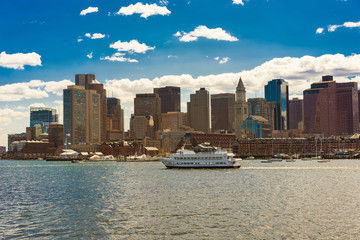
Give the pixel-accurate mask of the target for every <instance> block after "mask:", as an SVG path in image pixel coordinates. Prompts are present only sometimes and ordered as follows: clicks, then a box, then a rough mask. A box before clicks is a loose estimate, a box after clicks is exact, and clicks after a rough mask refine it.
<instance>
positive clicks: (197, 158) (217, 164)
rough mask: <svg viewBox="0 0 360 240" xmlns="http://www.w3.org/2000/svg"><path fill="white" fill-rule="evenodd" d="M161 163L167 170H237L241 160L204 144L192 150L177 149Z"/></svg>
mask: <svg viewBox="0 0 360 240" xmlns="http://www.w3.org/2000/svg"><path fill="white" fill-rule="evenodd" d="M161 161H162V163H163V164H164V165H165V166H166V167H167V168H239V167H240V161H241V158H234V154H233V153H228V152H226V151H225V150H220V149H217V148H215V147H212V146H210V144H208V143H204V144H200V145H198V146H196V147H195V148H194V149H193V150H185V149H179V150H178V151H177V152H176V153H174V154H170V158H164V159H162V160H161Z"/></svg>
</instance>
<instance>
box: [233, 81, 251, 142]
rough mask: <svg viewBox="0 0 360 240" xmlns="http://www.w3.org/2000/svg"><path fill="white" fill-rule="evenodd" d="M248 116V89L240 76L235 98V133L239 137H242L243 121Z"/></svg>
mask: <svg viewBox="0 0 360 240" xmlns="http://www.w3.org/2000/svg"><path fill="white" fill-rule="evenodd" d="M247 116H248V104H247V102H246V90H245V86H244V83H243V81H242V79H241V77H240V79H239V82H238V85H237V87H236V98H235V135H236V137H237V138H240V137H241V126H242V124H243V121H244V120H245V119H246V118H247Z"/></svg>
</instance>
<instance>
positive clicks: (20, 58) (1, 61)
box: [0, 52, 41, 69]
mask: <svg viewBox="0 0 360 240" xmlns="http://www.w3.org/2000/svg"><path fill="white" fill-rule="evenodd" d="M25 65H29V66H41V56H40V55H39V54H37V53H35V52H32V53H15V54H7V53H6V52H1V53H0V67H5V68H12V69H24V66H25Z"/></svg>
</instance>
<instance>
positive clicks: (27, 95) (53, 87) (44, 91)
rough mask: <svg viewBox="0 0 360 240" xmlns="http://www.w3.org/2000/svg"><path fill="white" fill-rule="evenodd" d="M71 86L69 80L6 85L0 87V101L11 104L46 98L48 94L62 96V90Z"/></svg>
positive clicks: (35, 81)
mask: <svg viewBox="0 0 360 240" xmlns="http://www.w3.org/2000/svg"><path fill="white" fill-rule="evenodd" d="M71 84H73V83H72V82H71V81H70V80H66V79H65V80H62V81H49V82H44V81H41V80H31V81H30V82H21V83H13V84H6V85H2V86H0V101H1V102H6V101H9V102H13V101H20V100H24V99H39V98H46V97H48V96H49V93H52V94H56V95H58V96H62V93H63V89H65V88H66V86H68V85H71Z"/></svg>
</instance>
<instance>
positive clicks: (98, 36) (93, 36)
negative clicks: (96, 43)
mask: <svg viewBox="0 0 360 240" xmlns="http://www.w3.org/2000/svg"><path fill="white" fill-rule="evenodd" d="M85 37H88V38H91V39H100V38H104V37H105V34H101V33H93V34H91V33H86V34H85Z"/></svg>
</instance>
